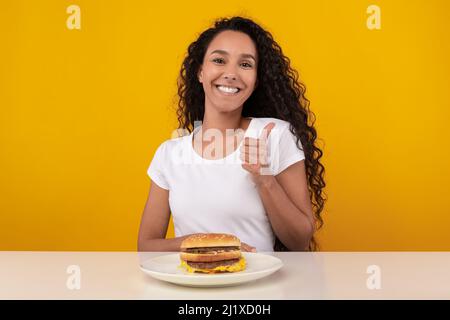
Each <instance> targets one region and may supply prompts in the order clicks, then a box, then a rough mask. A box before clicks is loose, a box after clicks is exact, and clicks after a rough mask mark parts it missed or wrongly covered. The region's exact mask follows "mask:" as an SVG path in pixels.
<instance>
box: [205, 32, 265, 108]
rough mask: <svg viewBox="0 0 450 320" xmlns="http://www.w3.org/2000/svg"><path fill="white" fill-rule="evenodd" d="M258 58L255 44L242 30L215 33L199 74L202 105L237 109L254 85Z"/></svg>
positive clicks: (250, 92) (248, 95)
mask: <svg viewBox="0 0 450 320" xmlns="http://www.w3.org/2000/svg"><path fill="white" fill-rule="evenodd" d="M257 59H258V57H257V51H256V47H255V44H254V43H253V41H252V39H251V38H250V37H249V36H248V35H246V34H245V33H242V32H237V31H231V30H227V31H222V32H221V33H219V34H218V35H216V37H215V38H214V39H213V40H212V41H211V43H210V45H209V47H208V49H207V51H206V54H205V57H204V58H203V65H202V66H201V67H200V70H199V73H198V78H199V81H200V82H201V83H202V84H203V90H204V91H205V108H214V109H216V110H217V111H219V112H231V111H235V110H237V109H239V108H240V107H241V106H242V105H243V104H244V102H245V100H247V99H248V97H250V95H251V94H252V92H253V90H254V88H255V84H256V79H257Z"/></svg>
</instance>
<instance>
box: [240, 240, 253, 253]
mask: <svg viewBox="0 0 450 320" xmlns="http://www.w3.org/2000/svg"><path fill="white" fill-rule="evenodd" d="M241 251H244V252H256V248H255V247H252V246H251V245H248V244H246V243H245V242H241Z"/></svg>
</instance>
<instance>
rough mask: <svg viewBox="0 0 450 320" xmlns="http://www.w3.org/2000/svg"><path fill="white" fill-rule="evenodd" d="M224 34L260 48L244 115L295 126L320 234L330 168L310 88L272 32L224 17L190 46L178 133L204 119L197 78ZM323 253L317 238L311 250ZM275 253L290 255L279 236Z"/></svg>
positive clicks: (181, 85)
mask: <svg viewBox="0 0 450 320" xmlns="http://www.w3.org/2000/svg"><path fill="white" fill-rule="evenodd" d="M225 30H234V31H239V32H243V33H245V34H247V35H248V36H249V37H250V38H251V39H252V40H253V41H254V43H255V46H256V49H257V52H258V56H259V59H258V60H259V61H258V66H257V79H258V86H257V87H256V89H255V90H254V91H253V93H252V95H251V96H250V97H249V98H248V99H247V100H246V101H245V103H244V106H243V109H242V116H243V117H255V118H258V117H271V118H277V119H281V120H285V121H287V122H289V123H290V127H289V129H290V131H291V132H292V134H294V135H295V136H296V138H297V142H296V143H297V147H298V148H299V149H300V150H302V147H303V152H304V154H305V168H306V175H307V180H308V190H309V194H310V199H311V204H312V207H313V212H314V217H315V221H316V223H315V229H316V230H318V229H320V228H321V227H322V225H323V219H322V217H321V212H322V210H323V208H324V203H325V200H326V198H325V194H324V192H323V190H322V189H323V188H324V187H325V181H324V173H325V168H324V166H323V165H322V164H321V163H320V161H319V160H320V158H321V157H322V154H323V152H322V150H321V149H320V148H319V147H318V146H316V139H317V131H316V129H315V128H314V123H315V120H316V119H315V115H314V113H312V112H311V111H310V109H309V104H310V102H309V100H308V99H307V98H306V97H305V91H306V87H305V85H304V84H302V83H301V82H300V81H299V80H298V72H297V71H296V70H294V69H293V68H292V67H291V65H290V60H289V58H287V57H286V56H284V54H283V52H282V50H281V47H280V46H279V45H278V44H277V43H276V42H275V40H274V39H273V37H272V35H271V34H270V33H269V32H268V31H266V30H264V29H263V28H262V27H260V26H259V25H258V24H256V23H255V22H253V21H252V20H250V19H247V18H243V17H232V18H222V19H219V20H217V21H216V22H215V23H214V27H211V28H209V29H207V30H206V31H204V32H203V33H201V34H200V36H199V37H198V39H197V40H196V41H194V42H193V43H191V44H190V45H189V48H188V52H187V56H186V57H185V59H184V61H183V63H182V67H181V71H180V74H179V78H178V98H179V100H178V109H177V116H178V122H179V128H180V129H184V130H187V131H188V132H192V130H193V129H194V127H195V126H194V125H195V124H194V122H195V121H201V120H203V116H204V113H205V105H204V103H205V93H204V91H203V86H202V84H201V83H200V82H199V81H198V76H197V74H198V70H199V68H200V66H201V65H202V63H203V58H204V56H205V53H206V51H207V48H208V46H209V44H210V42H211V41H212V40H213V39H214V37H215V36H216V35H218V34H219V33H220V32H222V31H225ZM299 141H300V142H301V145H299ZM318 249H319V247H318V243H317V241H316V239H315V238H314V236H313V237H312V239H311V241H310V244H309V250H310V251H316V250H318ZM274 250H275V251H289V249H288V248H287V247H286V246H285V245H284V244H283V243H282V242H281V241H280V240H279V239H278V237H276V239H275V246H274Z"/></svg>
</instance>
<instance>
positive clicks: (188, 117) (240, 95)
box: [138, 17, 325, 251]
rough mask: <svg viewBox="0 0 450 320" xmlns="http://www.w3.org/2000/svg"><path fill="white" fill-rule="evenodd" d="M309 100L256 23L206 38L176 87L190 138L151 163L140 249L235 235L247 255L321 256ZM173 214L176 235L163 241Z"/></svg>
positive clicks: (222, 27) (317, 166) (233, 24)
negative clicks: (288, 253) (206, 235)
mask: <svg viewBox="0 0 450 320" xmlns="http://www.w3.org/2000/svg"><path fill="white" fill-rule="evenodd" d="M304 93H305V87H304V86H303V85H302V84H300V83H299V82H298V74H297V72H296V71H295V70H293V69H292V68H291V67H290V62H289V59H288V58H287V57H285V56H284V55H283V53H282V50H281V48H280V47H279V45H278V44H277V43H276V42H275V41H274V40H273V38H272V36H271V34H270V33H269V32H267V31H265V30H263V29H262V28H261V27H260V26H259V25H257V24H256V23H255V22H253V21H251V20H249V19H245V18H242V17H233V18H231V19H221V20H218V21H216V23H215V25H214V27H212V28H210V29H207V30H206V31H204V32H203V33H202V34H201V35H200V36H199V38H198V39H197V41H195V42H193V43H192V44H191V45H190V46H189V48H188V54H187V57H186V58H185V59H184V61H183V65H182V68H181V72H180V78H179V83H178V95H179V104H178V106H179V108H178V111H177V115H178V120H179V124H180V128H182V129H184V130H185V131H186V132H187V133H188V134H186V135H184V136H182V137H179V138H175V139H171V140H168V141H166V142H164V143H163V144H161V146H160V147H159V148H158V150H157V151H156V153H155V155H154V158H153V160H152V163H151V164H150V167H149V170H148V174H149V176H150V178H151V180H152V183H151V187H150V191H149V196H148V199H147V203H146V206H145V209H144V212H143V216H142V221H141V226H140V231H139V240H138V250H139V251H179V247H180V244H181V241H182V240H183V239H184V238H186V237H187V236H188V235H190V234H193V233H202V232H223V233H232V234H234V235H236V236H238V237H239V238H240V239H241V241H242V243H243V245H242V249H243V250H244V251H256V250H257V251H273V250H275V251H303V250H316V249H317V244H316V242H315V240H314V232H315V231H316V230H317V229H318V228H320V227H321V226H322V224H323V221H322V218H321V212H322V210H323V207H324V202H325V199H324V197H323V192H322V189H323V188H324V187H325V182H324V178H323V175H324V167H323V165H322V164H321V163H320V162H319V159H320V158H321V157H322V151H321V150H320V149H319V148H318V147H317V146H316V145H315V142H316V137H317V134H316V130H315V129H314V127H313V123H314V119H313V118H312V117H313V116H314V115H313V114H312V113H311V112H310V111H309V107H308V106H309V101H308V100H307V99H306V98H305V96H304ZM199 124H201V125H199ZM181 159H183V161H181ZM170 213H172V215H173V221H174V226H175V236H176V237H175V238H173V239H165V234H166V231H167V227H168V223H169V218H170Z"/></svg>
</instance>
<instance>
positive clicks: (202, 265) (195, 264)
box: [187, 259, 239, 269]
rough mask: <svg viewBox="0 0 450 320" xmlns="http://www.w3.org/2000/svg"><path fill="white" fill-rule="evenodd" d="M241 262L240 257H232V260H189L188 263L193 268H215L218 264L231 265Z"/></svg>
mask: <svg viewBox="0 0 450 320" xmlns="http://www.w3.org/2000/svg"><path fill="white" fill-rule="evenodd" d="M236 262H239V259H231V260H223V261H214V262H192V261H187V264H188V265H189V266H191V267H193V268H197V269H214V268H215V267H218V266H231V265H232V264H235V263H236Z"/></svg>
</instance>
